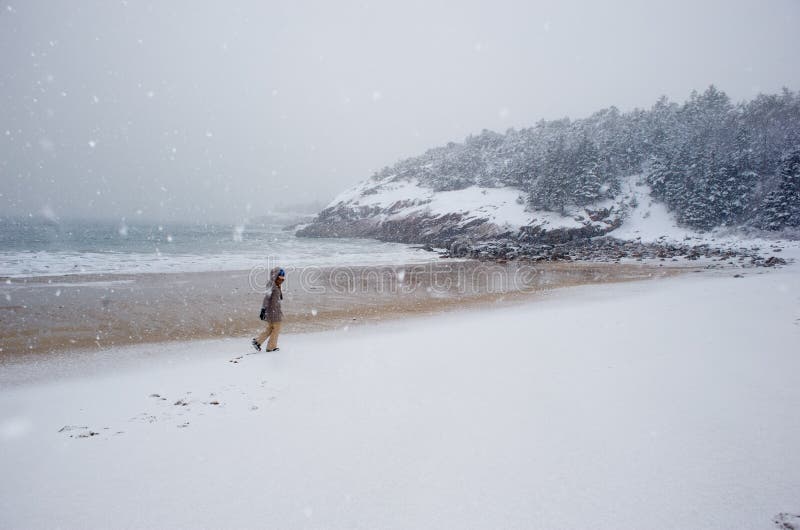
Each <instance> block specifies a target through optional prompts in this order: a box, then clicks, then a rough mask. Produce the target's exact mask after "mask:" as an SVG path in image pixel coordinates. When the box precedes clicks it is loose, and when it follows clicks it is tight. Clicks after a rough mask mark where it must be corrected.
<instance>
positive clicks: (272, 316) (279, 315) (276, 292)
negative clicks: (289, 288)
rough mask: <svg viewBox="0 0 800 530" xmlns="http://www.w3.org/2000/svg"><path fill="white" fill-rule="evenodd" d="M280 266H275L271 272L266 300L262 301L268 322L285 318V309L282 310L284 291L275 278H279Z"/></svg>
mask: <svg viewBox="0 0 800 530" xmlns="http://www.w3.org/2000/svg"><path fill="white" fill-rule="evenodd" d="M280 270H281V269H280V267H275V268H274V269H272V271H271V272H270V275H269V276H270V278H269V280H270V281H269V285H267V293H266V294H265V295H264V301H263V302H261V307H262V308H265V309H266V310H267V311H266V315H265V317H266V318H265V319H264V320H266V321H267V322H280V321H281V320H283V311H281V300H283V292H282V291H281V288H280V287H279V286H278V284H276V283H275V280H276V279H277V278H278V271H280Z"/></svg>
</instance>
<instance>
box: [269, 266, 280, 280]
mask: <svg viewBox="0 0 800 530" xmlns="http://www.w3.org/2000/svg"><path fill="white" fill-rule="evenodd" d="M280 272H281V268H280V267H272V270H271V271H269V283H272V284H274V283H275V280H277V279H278V274H280Z"/></svg>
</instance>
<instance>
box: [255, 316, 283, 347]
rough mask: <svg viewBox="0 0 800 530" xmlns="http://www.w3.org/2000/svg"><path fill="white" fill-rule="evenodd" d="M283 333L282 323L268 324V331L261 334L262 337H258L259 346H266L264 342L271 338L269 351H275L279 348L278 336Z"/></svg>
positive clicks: (268, 345) (268, 344)
mask: <svg viewBox="0 0 800 530" xmlns="http://www.w3.org/2000/svg"><path fill="white" fill-rule="evenodd" d="M280 333H281V323H280V322H267V329H265V330H264V331H262V332H261V335H259V336H258V338H257V339H256V340H257V341H258V343H259V344H264V341H265V340H267V337H269V342H268V343H267V349H268V350H274V349H275V348H277V347H278V335H280Z"/></svg>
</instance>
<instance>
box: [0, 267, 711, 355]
mask: <svg viewBox="0 0 800 530" xmlns="http://www.w3.org/2000/svg"><path fill="white" fill-rule="evenodd" d="M659 265H662V264H652V263H651V264H628V265H624V264H623V265H621V264H592V263H563V262H562V263H536V264H528V263H524V262H508V263H494V262H479V261H455V260H454V261H447V260H443V261H442V262H438V263H429V264H418V265H398V266H394V267H390V266H365V267H325V268H311V267H306V268H302V269H289V270H290V272H289V280H288V281H287V283H286V284H285V285H284V294H285V300H284V304H283V307H284V313H285V315H286V322H285V326H284V333H299V332H309V331H320V330H326V329H335V328H340V327H343V326H351V325H357V324H359V323H364V322H376V321H382V320H386V319H391V318H396V317H399V316H403V315H413V314H434V313H437V312H441V311H444V310H448V309H454V308H462V307H465V306H470V305H481V304H498V303H499V304H503V303H514V302H517V301H521V300H526V299H530V298H531V297H532V296H537V295H540V294H541V293H543V292H546V291H549V290H552V289H556V288H560V287H567V286H574V285H582V284H590V283H608V282H620V281H631V280H639V279H649V278H654V277H664V276H669V275H672V274H677V273H679V272H682V271H684V272H685V271H687V270H692V268H687V267H686V266H685V265H684V266H682V267H678V266H674V265H673V266H671V267H668V266H663V265H662V266H659ZM697 268H702V267H695V269H697ZM265 277H266V276H265V269H259V268H254V269H251V270H242V271H218V272H188V273H165V274H84V275H68V276H51V277H46V276H45V277H35V278H0V291H2V292H3V294H5V296H3V297H0V336H1V337H2V344H0V348H1V351H0V362H6V363H8V362H14V361H15V360H19V359H20V358H21V357H22V356H24V357H25V358H27V357H29V356H31V355H33V356H37V355H43V354H48V353H53V352H62V353H63V352H64V351H65V350H70V349H95V350H102V349H107V348H112V347H118V346H122V345H126V344H137V343H154V342H165V341H187V340H197V339H205V338H213V337H230V336H234V337H236V336H239V337H246V336H254V335H255V334H256V333H257V332H258V331H259V330H260V329H261V326H262V323H261V322H260V321H259V320H258V318H257V315H258V310H259V308H260V305H261V299H262V297H263V294H262V292H263V286H264V282H265Z"/></svg>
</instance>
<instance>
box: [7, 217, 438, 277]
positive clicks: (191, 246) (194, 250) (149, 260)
mask: <svg viewBox="0 0 800 530" xmlns="http://www.w3.org/2000/svg"><path fill="white" fill-rule="evenodd" d="M436 257H437V255H436V254H434V253H432V252H427V251H424V250H420V249H418V248H414V247H412V246H409V245H403V244H398V243H383V242H380V241H375V240H370V239H352V238H342V239H338V238H337V239H333V238H330V239H328V238H313V239H312V238H298V237H295V235H294V231H293V230H284V229H283V227H282V226H281V225H278V224H254V225H239V226H234V225H201V224H157V223H124V222H112V221H51V220H44V219H0V276H3V277H11V278H19V277H32V276H50V275H63V274H92V273H145V272H196V271H215V270H244V269H249V268H252V267H263V266H274V265H280V266H283V267H286V268H294V267H307V266H320V267H324V266H334V265H379V264H397V263H420V262H426V261H431V260H435V259H436Z"/></svg>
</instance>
